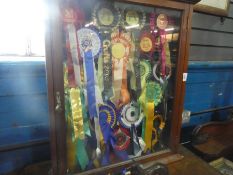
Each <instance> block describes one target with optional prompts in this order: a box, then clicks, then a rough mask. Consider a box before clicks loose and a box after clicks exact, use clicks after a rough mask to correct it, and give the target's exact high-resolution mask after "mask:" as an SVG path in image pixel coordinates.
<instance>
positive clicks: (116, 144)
mask: <svg viewBox="0 0 233 175" xmlns="http://www.w3.org/2000/svg"><path fill="white" fill-rule="evenodd" d="M62 14H63V22H64V25H63V26H64V40H65V43H66V59H65V60H64V86H65V100H66V101H65V111H66V112H65V114H66V121H67V168H68V171H69V172H82V171H87V170H89V169H93V168H98V167H102V166H106V165H109V164H113V163H117V162H120V161H125V160H128V159H131V158H133V157H136V156H143V155H147V154H151V153H154V152H157V151H160V150H163V149H165V148H166V147H167V145H168V140H169V131H170V127H169V125H170V119H171V118H170V116H171V111H172V101H173V93H174V92H173V91H174V80H175V78H174V71H175V67H176V66H175V63H176V59H177V50H178V38H179V35H178V32H179V25H180V22H179V18H180V12H177V11H172V10H165V9H159V8H152V7H146V6H136V5H132V4H131V5H129V4H125V3H112V2H111V3H109V2H105V1H103V2H98V3H91V1H89V0H88V1H85V2H84V1H79V2H77V1H75V2H70V3H69V4H65V5H64V8H63V9H62Z"/></svg>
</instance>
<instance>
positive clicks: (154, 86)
mask: <svg viewBox="0 0 233 175" xmlns="http://www.w3.org/2000/svg"><path fill="white" fill-rule="evenodd" d="M162 96H163V95H162V88H161V86H160V84H158V83H156V82H152V81H151V82H148V83H147V84H146V102H153V103H154V105H155V106H157V105H158V104H159V103H160V102H161V99H162Z"/></svg>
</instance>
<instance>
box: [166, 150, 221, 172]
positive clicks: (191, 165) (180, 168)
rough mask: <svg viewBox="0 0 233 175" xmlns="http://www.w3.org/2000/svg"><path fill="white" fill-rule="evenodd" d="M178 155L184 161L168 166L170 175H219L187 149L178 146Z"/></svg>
mask: <svg viewBox="0 0 233 175" xmlns="http://www.w3.org/2000/svg"><path fill="white" fill-rule="evenodd" d="M178 153H179V154H181V155H183V156H184V159H182V160H181V161H177V162H175V163H172V164H169V165H168V168H169V173H170V174H171V175H221V174H220V173H219V172H217V171H216V170H215V169H214V168H213V167H211V166H209V165H208V163H206V162H204V161H203V160H201V159H200V158H198V157H197V156H195V155H194V154H193V153H192V152H190V151H189V150H188V149H186V148H184V147H182V146H180V149H179V152H178Z"/></svg>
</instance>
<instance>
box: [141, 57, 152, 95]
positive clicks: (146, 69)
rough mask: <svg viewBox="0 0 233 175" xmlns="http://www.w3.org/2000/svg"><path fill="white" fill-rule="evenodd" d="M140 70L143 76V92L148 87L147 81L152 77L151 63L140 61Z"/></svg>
mask: <svg viewBox="0 0 233 175" xmlns="http://www.w3.org/2000/svg"><path fill="white" fill-rule="evenodd" d="M139 68H140V76H141V88H142V91H143V90H144V89H145V87H146V82H147V80H148V79H149V78H150V76H151V75H152V69H151V66H150V63H149V61H146V60H143V61H140V67H139Z"/></svg>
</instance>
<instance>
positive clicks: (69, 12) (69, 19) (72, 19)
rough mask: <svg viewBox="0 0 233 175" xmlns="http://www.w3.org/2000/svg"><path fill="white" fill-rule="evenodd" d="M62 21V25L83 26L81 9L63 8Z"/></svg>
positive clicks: (83, 17) (83, 18) (83, 19)
mask: <svg viewBox="0 0 233 175" xmlns="http://www.w3.org/2000/svg"><path fill="white" fill-rule="evenodd" d="M62 21H63V23H64V24H70V23H72V24H75V25H79V26H81V24H84V21H85V16H84V13H83V11H82V10H81V9H79V8H77V7H64V8H63V9H62Z"/></svg>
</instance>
